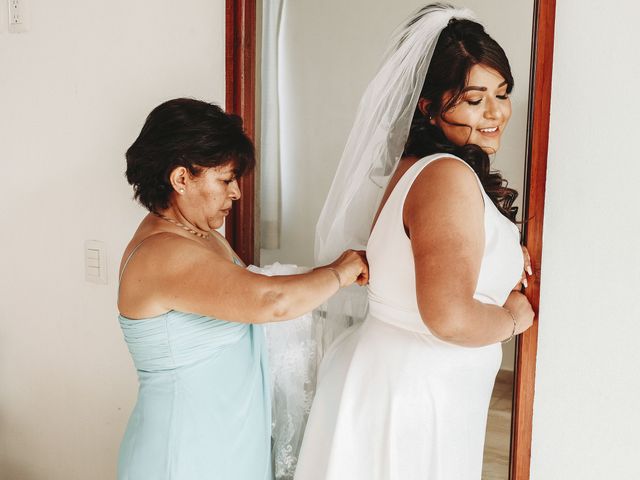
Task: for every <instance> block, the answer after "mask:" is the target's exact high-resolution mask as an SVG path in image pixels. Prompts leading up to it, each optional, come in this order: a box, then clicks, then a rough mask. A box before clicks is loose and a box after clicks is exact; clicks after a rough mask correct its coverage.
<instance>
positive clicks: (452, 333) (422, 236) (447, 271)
mask: <svg viewBox="0 0 640 480" xmlns="http://www.w3.org/2000/svg"><path fill="white" fill-rule="evenodd" d="M483 202H484V200H483V197H482V193H481V191H480V186H479V185H478V182H477V179H476V177H475V175H474V174H473V172H472V171H471V170H470V169H469V168H468V167H467V166H465V165H463V164H462V163H461V162H460V161H459V160H456V159H442V160H438V161H436V162H433V163H432V164H430V165H428V166H427V167H425V168H424V169H423V171H422V172H421V173H420V174H419V175H418V177H417V178H416V180H415V182H414V183H413V185H412V187H411V189H410V191H409V193H408V195H407V198H406V201H405V205H404V211H403V220H404V224H405V226H406V228H407V230H408V234H409V236H410V238H411V246H412V249H413V254H414V259H415V268H416V290H417V291H416V294H417V299H418V307H419V309H420V314H421V316H422V319H423V321H424V323H425V324H426V325H427V327H428V328H429V330H430V331H431V332H432V333H433V334H434V335H436V336H437V337H439V338H441V339H443V340H445V341H447V342H451V343H455V344H458V345H463V346H469V347H476V346H483V345H488V344H492V343H496V342H499V341H500V340H504V339H506V338H509V337H510V335H511V333H512V331H513V328H514V323H513V318H512V316H511V314H510V313H509V312H508V311H507V310H506V309H504V308H502V307H499V306H495V305H488V304H484V303H482V302H479V301H477V300H475V299H474V298H473V295H474V292H475V288H476V285H477V282H478V276H479V273H480V264H481V261H482V257H483V251H484V203H483ZM512 295H516V296H517V295H521V294H519V293H517V294H515V293H514V294H512ZM511 300H512V303H513V305H514V307H515V308H514V310H515V311H512V312H511V313H512V314H513V315H514V316H515V318H516V322H517V323H518V324H519V325H524V324H525V323H527V321H526V318H525V317H526V315H528V313H527V312H526V308H525V304H526V305H528V302H526V299H524V297H523V299H518V298H515V299H513V298H512V299H511ZM519 300H524V303H523V302H522V301H519ZM529 310H530V307H529ZM518 330H520V328H517V329H516V333H519V331H518Z"/></svg>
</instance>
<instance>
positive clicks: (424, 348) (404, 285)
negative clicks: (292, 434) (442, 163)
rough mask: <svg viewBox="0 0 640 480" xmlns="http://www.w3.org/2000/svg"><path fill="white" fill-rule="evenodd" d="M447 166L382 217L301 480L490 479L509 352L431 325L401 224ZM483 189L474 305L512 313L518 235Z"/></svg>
mask: <svg viewBox="0 0 640 480" xmlns="http://www.w3.org/2000/svg"><path fill="white" fill-rule="evenodd" d="M444 157H451V155H445V154H437V155H432V156H429V157H425V158H423V159H421V160H418V161H417V162H416V163H415V164H414V165H412V166H411V167H410V168H409V169H408V170H407V171H406V172H405V173H404V175H403V176H402V178H401V179H400V180H399V182H398V183H397V184H396V186H395V187H394V189H393V191H392V192H391V194H390V196H389V198H388V200H387V203H386V204H385V205H384V207H383V209H382V211H381V213H380V215H379V217H378V220H377V223H376V225H375V227H374V229H373V231H372V233H371V236H370V239H369V242H368V246H367V259H368V261H369V272H370V283H369V287H368V294H369V312H368V314H367V317H366V319H365V321H364V322H363V323H362V324H361V325H357V326H354V327H352V328H351V329H349V330H347V331H346V332H345V333H344V334H342V335H341V336H340V337H338V338H337V339H336V340H335V342H334V343H333V344H332V345H331V347H330V348H329V349H328V351H327V353H326V354H325V356H324V358H323V361H322V365H321V367H320V372H319V375H318V385H317V390H316V396H315V399H314V402H313V406H312V409H311V413H310V416H309V420H308V422H307V428H306V431H305V436H304V440H303V444H302V448H301V451H300V457H299V460H298V466H297V470H296V476H295V478H296V480H342V479H345V478H348V479H351V480H425V479H428V480H480V478H481V475H482V455H483V446H484V436H485V428H486V420H487V412H488V408H489V400H490V398H491V392H492V389H493V384H494V382H495V377H496V374H497V372H498V369H499V367H500V363H501V359H502V349H501V345H500V343H495V344H491V345H487V346H484V347H478V348H468V347H462V346H459V345H454V344H452V343H448V342H445V341H443V340H441V339H439V338H438V337H436V336H435V335H433V334H432V333H431V332H430V331H429V329H428V328H427V327H426V326H425V324H424V322H423V321H422V318H421V316H420V313H419V311H418V304H417V297H416V281H415V264H414V259H413V252H412V248H411V242H410V239H409V238H408V236H407V234H406V232H405V228H404V225H403V221H402V209H403V206H404V201H405V198H406V196H407V193H408V192H409V190H410V188H411V186H412V184H413V182H414V180H415V179H416V177H417V176H418V175H419V174H420V172H421V171H422V169H423V168H425V167H426V166H427V165H429V164H430V163H431V162H433V161H436V160H437V159H439V158H444ZM454 158H455V157H454ZM460 161H462V160H460ZM465 165H467V164H466V163H465ZM467 166H468V165H467ZM469 168H470V167H469ZM474 175H475V173H474ZM476 178H477V177H476ZM478 185H479V188H480V191H481V192H482V196H483V199H484V236H485V247H484V253H483V257H482V263H481V268H480V275H479V278H478V282H477V286H476V291H475V294H474V297H475V298H476V299H477V300H479V301H481V302H484V303H490V304H495V305H503V304H504V302H505V300H506V299H507V297H508V295H509V293H510V291H511V289H512V288H513V287H514V286H515V285H516V284H517V282H518V280H519V278H520V275H521V273H522V269H523V256H522V251H521V248H520V244H519V235H518V229H517V228H516V227H515V225H513V224H512V223H511V222H510V221H509V220H507V219H506V218H504V217H503V216H502V215H501V214H500V212H499V211H498V210H497V208H496V207H495V205H494V204H493V203H492V202H491V200H490V199H489V198H488V197H487V195H486V194H485V193H484V190H483V189H482V186H481V185H480V181H479V179H478Z"/></svg>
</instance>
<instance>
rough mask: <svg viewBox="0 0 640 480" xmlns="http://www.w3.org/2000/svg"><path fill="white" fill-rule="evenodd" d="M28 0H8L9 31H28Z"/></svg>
mask: <svg viewBox="0 0 640 480" xmlns="http://www.w3.org/2000/svg"><path fill="white" fill-rule="evenodd" d="M26 1H27V0H7V5H8V7H9V33H23V32H26V31H27V15H26V5H25V2H26Z"/></svg>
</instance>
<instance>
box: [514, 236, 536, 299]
mask: <svg viewBox="0 0 640 480" xmlns="http://www.w3.org/2000/svg"><path fill="white" fill-rule="evenodd" d="M522 256H523V258H524V269H523V270H522V277H521V278H520V281H519V282H518V283H517V284H516V286H515V287H514V290H518V291H519V290H520V289H521V288H522V287H524V288H527V287H528V286H529V282H528V281H527V275H529V276H531V275H533V268H532V267H531V256H530V255H529V250H527V247H525V246H524V245H522Z"/></svg>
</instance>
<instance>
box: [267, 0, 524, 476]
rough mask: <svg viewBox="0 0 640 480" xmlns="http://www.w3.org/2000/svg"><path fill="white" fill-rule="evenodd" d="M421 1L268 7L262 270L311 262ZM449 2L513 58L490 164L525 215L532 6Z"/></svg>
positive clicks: (494, 442) (491, 430)
mask: <svg viewBox="0 0 640 480" xmlns="http://www.w3.org/2000/svg"><path fill="white" fill-rule="evenodd" d="M425 3H426V2H419V1H415V0H393V1H391V0H377V1H374V2H371V1H370V0H350V1H349V2H344V1H337V0H329V1H325V2H313V1H310V0H296V1H288V0H264V2H263V5H262V16H263V21H262V39H261V41H262V58H261V62H262V70H261V82H260V86H259V88H260V93H259V97H261V99H262V103H261V137H260V138H261V141H260V145H259V148H260V152H261V173H260V175H261V177H260V211H261V218H260V231H261V249H260V263H261V264H262V265H268V264H271V263H274V262H276V261H277V262H281V263H293V264H297V265H306V266H312V265H314V258H313V252H314V234H315V226H316V222H317V220H318V216H319V214H320V210H321V209H322V206H323V204H324V201H325V198H326V196H327V192H328V190H329V187H330V184H331V181H332V179H333V176H334V173H335V170H336V167H337V164H338V161H339V160H340V157H341V154H342V150H343V148H344V146H345V141H346V139H347V136H348V134H349V131H350V128H351V126H352V123H353V120H354V116H355V112H356V109H357V106H358V102H359V101H360V98H361V96H362V93H363V92H364V90H365V88H366V86H367V84H368V83H369V81H370V80H371V79H372V78H373V76H374V74H375V72H376V70H377V68H378V66H379V65H380V61H381V59H382V56H383V54H384V52H385V48H386V47H387V45H388V42H389V38H390V36H391V34H392V33H393V29H394V28H395V27H396V26H397V25H399V24H400V23H401V22H402V20H404V19H405V18H406V17H407V16H408V15H409V14H410V13H411V12H413V11H415V10H416V9H417V8H419V7H421V6H423V5H424V4H425ZM449 3H453V4H454V5H456V6H460V7H467V8H470V9H471V10H473V11H474V12H475V14H476V16H477V18H478V19H479V21H480V22H481V23H483V24H484V26H485V28H486V30H487V32H488V33H489V34H490V35H491V36H492V37H493V38H495V39H496V40H497V41H498V43H499V44H500V45H501V46H502V47H503V48H504V50H505V51H506V54H507V57H508V58H509V61H510V64H511V69H512V73H513V76H514V80H515V88H514V90H513V92H512V95H511V102H512V110H513V114H512V117H511V121H510V123H509V126H508V128H507V130H506V132H505V135H504V137H503V139H502V146H501V149H500V150H499V152H498V153H497V154H496V155H495V156H494V157H493V158H492V166H493V168H494V169H496V170H500V171H501V172H502V174H503V176H504V178H506V179H507V180H508V181H509V186H510V187H512V188H514V189H516V190H517V191H518V192H519V193H520V195H519V197H518V199H517V201H516V202H515V205H517V206H518V207H519V212H522V199H523V198H524V196H525V195H524V192H523V190H522V189H523V185H524V176H525V172H526V168H525V167H526V152H527V118H528V112H527V108H528V104H529V99H528V95H529V77H530V59H531V44H532V42H531V32H532V18H533V8H534V2H533V0H518V1H513V0H466V1H464V2H462V1H452V2H449ZM518 219H519V220H521V219H522V218H521V214H520V213H519V215H518ZM514 346H515V342H510V343H507V344H505V345H504V347H503V360H502V365H501V369H500V372H499V374H498V377H497V380H496V384H495V389H494V394H493V397H492V400H491V404H490V411H489V420H488V426H487V437H486V442H485V457H484V468H483V479H507V478H508V477H509V446H510V424H511V408H512V392H513V366H514ZM293 448H294V450H295V446H294V447H293ZM294 453H295V452H294ZM294 456H295V455H294ZM276 473H277V469H276ZM280 478H285V476H281V477H280Z"/></svg>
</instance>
